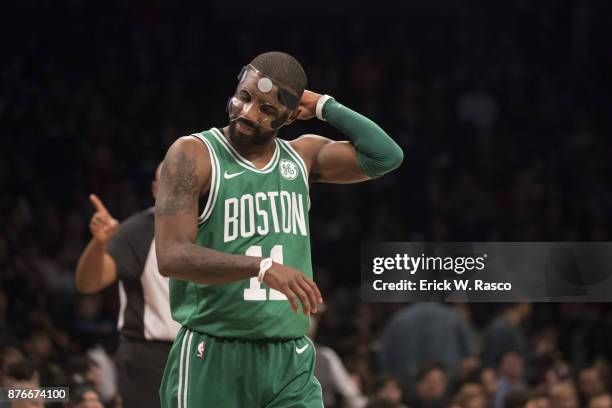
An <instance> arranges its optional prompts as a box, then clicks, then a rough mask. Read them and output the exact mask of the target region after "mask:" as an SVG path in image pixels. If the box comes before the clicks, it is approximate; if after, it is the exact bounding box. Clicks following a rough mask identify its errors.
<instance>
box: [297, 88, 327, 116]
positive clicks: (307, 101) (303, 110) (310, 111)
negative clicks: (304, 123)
mask: <svg viewBox="0 0 612 408" xmlns="http://www.w3.org/2000/svg"><path fill="white" fill-rule="evenodd" d="M320 97H321V94H318V93H316V92H312V91H309V90H308V89H305V90H304V93H303V94H302V99H300V106H299V107H298V112H299V113H298V117H297V118H298V119H300V120H308V119H312V118H314V117H315V115H316V109H317V102H319V98H320Z"/></svg>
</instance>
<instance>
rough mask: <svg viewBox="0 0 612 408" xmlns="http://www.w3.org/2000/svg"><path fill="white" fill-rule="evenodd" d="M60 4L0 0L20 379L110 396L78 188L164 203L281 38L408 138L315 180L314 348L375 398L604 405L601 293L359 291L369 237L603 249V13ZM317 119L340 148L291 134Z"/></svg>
mask: <svg viewBox="0 0 612 408" xmlns="http://www.w3.org/2000/svg"><path fill="white" fill-rule="evenodd" d="M61 3H62V4H61V6H60V5H59V4H57V3H56V2H48V3H44V2H38V1H34V0H26V1H21V2H19V3H15V4H10V5H8V4H7V5H2V6H0V11H1V12H0V15H1V17H0V22H1V24H0V38H1V39H0V44H2V50H3V58H2V62H1V63H0V135H1V137H0V186H1V191H2V195H1V196H0V214H1V216H0V284H1V287H0V363H1V368H2V371H1V372H0V375H1V378H2V380H3V381H4V382H5V383H8V382H31V383H36V384H41V385H45V386H51V385H60V384H70V385H71V386H72V387H73V388H71V389H72V390H79V391H78V392H76V391H75V392H73V394H74V395H75V399H74V401H73V405H74V406H78V404H79V403H81V402H80V401H81V400H82V401H85V400H86V399H87V398H89V397H91V398H95V399H100V400H101V401H102V402H103V403H105V404H106V405H108V406H111V405H112V404H115V403H117V401H116V398H115V394H116V386H115V384H114V377H113V353H114V350H115V347H116V342H117V335H116V313H117V305H118V301H117V295H116V293H117V288H116V287H115V286H113V287H111V288H109V289H107V290H105V291H104V292H102V293H101V294H98V295H89V296H84V295H78V294H77V292H76V290H75V286H74V270H75V266H76V262H77V259H78V256H79V254H80V252H81V250H82V249H83V248H84V246H85V244H86V242H87V240H88V238H89V232H88V228H87V223H88V220H89V218H90V216H91V214H92V213H93V208H90V204H89V201H88V199H87V196H88V194H89V193H92V192H94V193H96V194H97V195H98V196H100V198H102V199H103V201H104V202H105V203H106V204H107V206H108V207H109V209H110V210H111V212H112V213H113V214H114V215H115V217H117V218H118V219H124V218H126V217H127V216H129V215H131V214H133V213H135V212H136V211H138V210H141V209H144V208H146V207H148V206H151V205H152V204H153V203H152V202H151V198H150V192H149V182H150V180H151V179H152V177H153V172H154V170H155V167H156V166H157V164H158V163H159V161H160V160H161V159H162V158H163V155H164V152H165V151H166V149H167V148H168V147H169V145H170V144H171V143H172V141H173V140H175V139H176V138H177V137H179V136H181V135H185V134H190V133H193V132H197V131H201V130H205V129H208V128H210V127H212V126H218V127H221V126H224V125H225V123H226V120H227V119H226V113H225V111H224V106H225V103H226V100H227V97H228V96H230V94H231V93H232V92H233V89H234V87H235V82H236V75H237V74H238V72H239V71H240V68H241V67H242V66H243V65H244V64H245V63H247V62H248V61H249V60H250V59H251V58H252V57H253V56H255V55H256V54H258V53H260V52H263V51H268V50H272V49H276V50H283V51H286V52H289V53H291V54H293V55H294V56H295V57H297V58H298V59H299V60H300V61H301V62H302V63H303V65H304V67H305V69H306V72H307V74H308V78H309V88H310V89H312V90H314V91H318V92H321V93H329V94H331V95H334V96H335V97H336V99H338V100H339V101H340V102H342V103H344V104H345V105H347V106H349V107H351V108H353V109H355V110H357V111H358V112H360V113H363V114H364V115H366V116H368V117H370V118H372V119H373V120H375V121H376V122H377V123H379V124H380V125H381V126H382V127H383V128H384V129H385V130H386V131H387V132H388V133H389V134H390V135H392V137H394V138H395V139H396V140H397V141H398V143H399V144H400V145H401V146H402V147H403V148H404V151H405V161H404V164H403V165H402V167H401V168H399V169H398V170H397V171H395V172H393V173H392V174H390V175H388V176H385V177H383V178H382V179H380V180H378V181H374V182H368V183H363V184H360V185H354V186H330V185H317V186H314V187H313V189H312V193H311V200H312V210H311V229H312V231H313V236H312V247H313V265H314V268H315V277H316V278H315V280H316V281H317V284H318V285H319V287H320V288H321V290H322V292H323V294H324V296H325V298H326V301H327V311H326V312H325V314H323V315H322V316H321V318H320V319H321V321H320V325H319V330H318V334H317V341H318V343H320V344H321V345H326V346H328V347H330V348H331V349H333V350H335V352H337V353H338V355H339V356H340V358H341V360H342V362H343V364H344V365H345V366H346V370H347V372H348V374H349V376H350V378H351V381H352V382H353V384H354V385H356V386H357V388H358V390H359V392H360V393H361V394H362V395H365V396H370V397H371V398H370V402H369V404H370V405H369V406H371V407H397V406H401V405H398V404H404V405H406V406H410V407H420V406H421V407H425V406H453V407H455V406H456V407H503V406H508V407H529V408H533V407H548V406H551V407H578V406H585V407H592V408H603V407H610V406H611V404H610V394H609V390H610V388H609V387H610V373H609V367H608V363H609V362H610V361H611V360H610V358H611V357H612V356H611V355H610V354H612V351H611V349H612V347H611V346H610V344H612V308H610V307H609V305H607V304H534V305H528V304H519V305H490V304H470V305H437V304H427V305H416V304H415V305H402V304H362V303H360V298H359V293H358V291H357V289H356V288H357V286H358V284H359V279H360V277H359V257H358V256H357V255H356V254H357V253H358V251H359V245H360V242H361V241H608V240H609V230H610V221H611V220H610V214H612V186H611V178H610V175H612V142H611V141H612V139H611V138H610V137H609V136H605V135H606V134H608V135H609V134H610V131H611V130H612V129H610V124H611V122H612V121H610V119H609V107H610V106H611V102H612V101H611V100H610V99H611V95H612V94H611V93H610V92H609V89H610V88H611V87H612V76H611V73H612V54H610V47H609V44H608V40H606V39H607V38H612V26H611V25H610V24H609V21H608V20H609V19H608V16H609V15H611V11H612V10H611V5H610V4H609V2H607V1H604V0H594V1H569V0H561V1H557V0H542V1H538V2H528V1H522V0H514V1H509V2H503V3H500V2H495V3H491V2H485V1H482V0H481V1H474V2H463V3H462V4H455V5H454V6H453V7H452V12H450V11H449V12H442V11H440V12H439V14H436V13H433V12H429V13H427V14H422V15H418V16H413V17H411V16H394V15H392V13H391V12H390V13H389V15H388V16H387V17H384V16H381V14H377V16H376V17H375V18H374V19H373V20H370V19H367V18H365V17H363V16H361V17H359V18H346V19H341V20H340V21H339V20H338V19H337V18H335V17H334V18H332V17H329V16H325V14H324V12H323V11H322V12H321V15H320V16H318V17H316V18H314V20H313V18H312V17H309V18H308V19H300V18H296V16H299V13H300V10H299V9H297V7H298V6H295V5H293V6H290V7H289V6H288V8H287V9H285V10H283V12H284V13H285V14H283V13H280V15H279V14H275V15H270V16H267V15H266V14H265V12H262V13H260V14H258V15H257V16H246V15H223V14H220V13H218V12H216V11H215V8H214V7H213V4H214V3H201V4H200V3H199V2H190V1H179V2H164V1H161V0H160V1H157V2H136V1H127V0H125V1H119V0H118V1H112V2H108V3H106V2H105V3H104V5H102V3H94V2H76V1H65V2H61ZM443 3H444V2H441V4H443ZM292 7H293V8H292ZM294 8H295V9H294ZM313 27H316V29H313ZM262 47H263V48H262ZM306 132H308V133H320V134H323V135H327V136H330V137H340V135H339V134H338V133H337V132H336V131H335V130H334V129H332V128H331V127H329V126H327V125H326V124H324V123H320V122H316V121H310V122H305V123H297V124H295V125H292V126H290V127H288V128H286V129H282V130H281V132H280V136H281V137H283V138H287V139H292V138H294V137H296V136H297V135H299V134H303V133H306ZM330 203H333V205H330ZM355 237H358V239H355ZM534 272H536V273H537V271H534ZM429 316H433V317H431V318H430V317H429ZM419 322H424V323H419ZM445 330H447V331H448V335H440V333H443V332H445ZM390 333H393V334H390ZM402 336H405V338H404V337H402ZM400 339H402V340H400ZM398 342H399V343H401V344H400V345H402V344H403V345H406V344H410V346H405V347H400V346H398ZM452 342H456V344H455V345H454V346H450V345H449V344H450V343H452ZM92 393H93V394H96V395H93V396H92ZM330 398H331V397H330ZM341 399H342V398H334V399H332V401H335V402H332V403H331V404H337V405H336V406H342V405H341ZM361 401H362V402H361V403H363V401H364V400H361ZM400 401H403V402H401V403H400ZM117 404H118V403H117ZM393 404H395V405H393ZM546 404H548V405H546ZM328 406H334V405H328Z"/></svg>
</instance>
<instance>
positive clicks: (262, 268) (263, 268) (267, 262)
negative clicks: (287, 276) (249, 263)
mask: <svg viewBox="0 0 612 408" xmlns="http://www.w3.org/2000/svg"><path fill="white" fill-rule="evenodd" d="M271 267H272V258H264V259H262V260H261V262H260V263H259V273H258V274H257V280H258V281H259V282H260V283H261V282H263V280H264V276H265V275H266V272H267V271H268V269H270V268H271Z"/></svg>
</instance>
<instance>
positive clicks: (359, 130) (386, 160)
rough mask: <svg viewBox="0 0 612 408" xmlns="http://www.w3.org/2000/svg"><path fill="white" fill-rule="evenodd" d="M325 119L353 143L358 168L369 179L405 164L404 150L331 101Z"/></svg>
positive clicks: (346, 109)
mask: <svg viewBox="0 0 612 408" xmlns="http://www.w3.org/2000/svg"><path fill="white" fill-rule="evenodd" d="M323 118H324V119H325V120H326V121H327V122H329V124H330V125H332V126H334V127H335V128H336V129H338V130H339V131H341V132H342V133H343V134H344V135H346V136H347V137H348V138H349V139H350V140H351V142H352V143H353V145H354V146H355V149H356V150H357V162H358V163H359V167H360V168H361V170H362V171H363V172H364V174H366V175H367V176H369V177H371V178H376V177H380V176H382V175H383V174H387V173H389V172H390V171H392V170H395V169H396V168H398V167H399V165H400V164H401V163H402V160H403V159H404V152H402V149H401V148H400V147H399V146H398V144H397V143H395V142H394V141H393V139H391V137H389V135H388V134H387V133H386V132H385V131H384V130H382V129H381V128H380V126H378V125H377V124H376V123H374V122H373V121H371V120H370V119H368V118H366V117H365V116H363V115H361V114H359V113H357V112H355V111H353V110H351V109H349V108H347V107H346V106H344V105H342V104H340V103H338V102H336V101H335V100H334V99H328V100H327V101H326V102H325V105H323Z"/></svg>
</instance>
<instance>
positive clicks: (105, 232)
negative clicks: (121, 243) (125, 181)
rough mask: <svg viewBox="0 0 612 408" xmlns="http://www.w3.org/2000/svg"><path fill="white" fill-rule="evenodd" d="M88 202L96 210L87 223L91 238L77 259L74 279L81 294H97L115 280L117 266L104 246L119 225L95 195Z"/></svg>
mask: <svg viewBox="0 0 612 408" xmlns="http://www.w3.org/2000/svg"><path fill="white" fill-rule="evenodd" d="M89 200H90V201H91V202H92V204H93V205H94V207H95V208H96V212H95V213H94V215H93V216H92V217H91V221H90V222H89V230H90V231H91V235H92V238H91V241H89V244H87V248H85V250H84V251H83V253H82V254H81V256H80V258H79V263H78V264H77V269H76V274H75V277H74V279H75V283H76V287H77V290H78V291H79V292H81V293H95V292H99V291H101V290H102V289H104V288H105V287H107V286H108V285H110V284H111V283H113V282H114V281H115V280H116V279H117V266H116V264H115V260H114V259H113V258H112V257H111V256H110V255H109V254H108V253H107V252H106V245H107V243H108V240H109V239H110V237H111V236H112V235H113V234H114V233H115V231H117V226H118V225H119V223H118V222H117V220H116V219H114V218H113V216H112V215H111V214H110V212H109V211H108V210H107V209H106V207H105V206H104V204H102V201H101V200H100V199H99V198H98V197H97V196H96V195H95V194H92V195H90V196H89Z"/></svg>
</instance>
